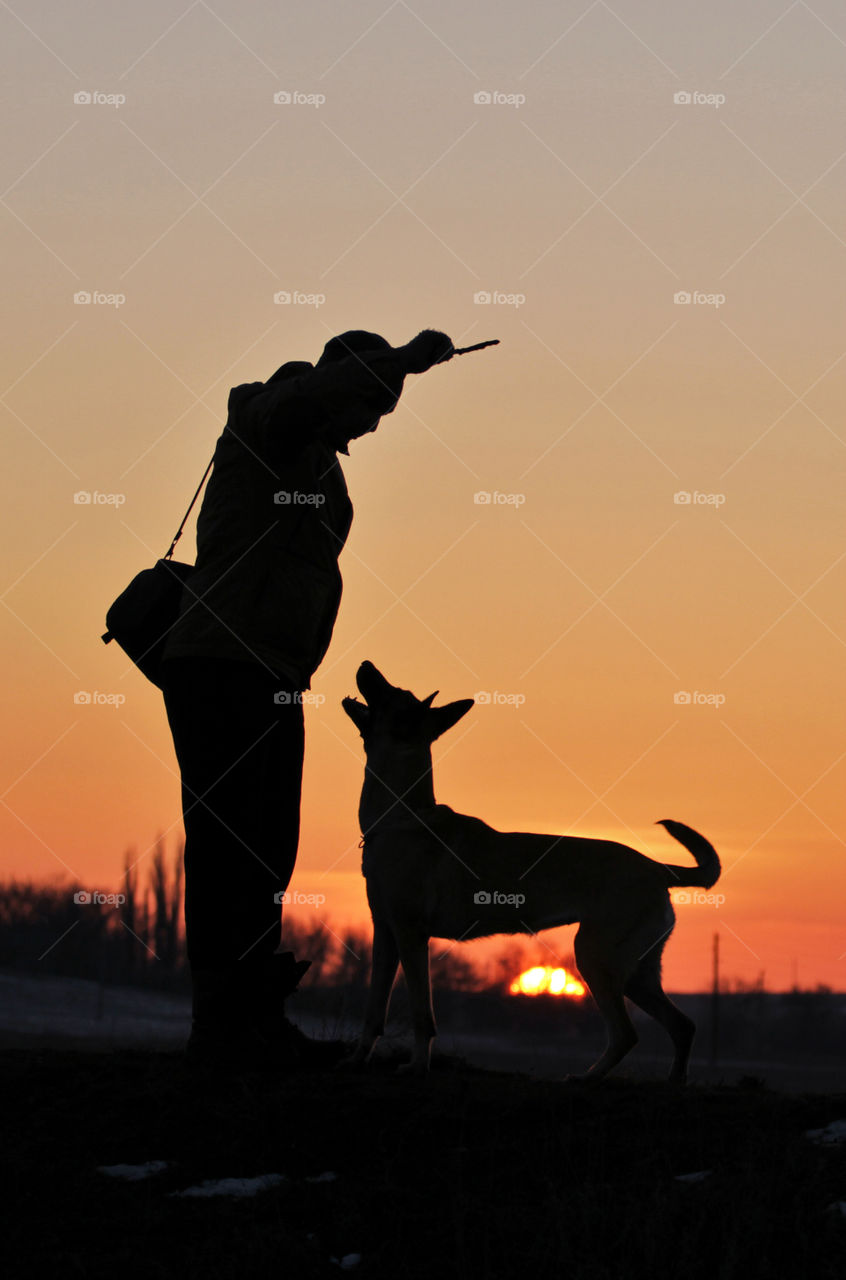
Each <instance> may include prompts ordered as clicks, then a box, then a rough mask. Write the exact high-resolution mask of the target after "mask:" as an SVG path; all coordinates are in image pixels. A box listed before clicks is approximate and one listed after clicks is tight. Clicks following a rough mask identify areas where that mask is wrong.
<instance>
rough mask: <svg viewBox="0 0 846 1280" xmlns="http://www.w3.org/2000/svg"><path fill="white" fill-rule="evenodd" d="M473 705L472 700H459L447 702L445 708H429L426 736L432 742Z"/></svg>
mask: <svg viewBox="0 0 846 1280" xmlns="http://www.w3.org/2000/svg"><path fill="white" fill-rule="evenodd" d="M473 705H474V702H473V699H472V698H460V699H459V700H458V702H448V703H447V704H446V706H445V707H431V708H430V710H429V714H428V715H427V717H426V736H427V737H428V738H429V741H430V742H434V741H435V739H436V738H439V737H440V736H441V734H442V733H446V731H447V729H451V728H452V726H453V725H454V724H458V721H459V720H460V719H461V717H462V716H466V715H467V712H468V711H469V710H470V708H471V707H472V706H473Z"/></svg>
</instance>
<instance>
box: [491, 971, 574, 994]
mask: <svg viewBox="0 0 846 1280" xmlns="http://www.w3.org/2000/svg"><path fill="white" fill-rule="evenodd" d="M508 990H509V992H510V993H511V995H513V996H540V995H550V996H574V997H576V998H577V999H578V998H579V997H581V996H583V995H584V994H585V988H584V986H583V984H582V983H581V982H579V980H578V978H576V977H574V976H573V974H572V973H569V972H568V970H567V969H553V968H552V967H551V966H550V965H536V966H535V967H534V968H533V969H526V970H525V972H524V973H521V974H520V975H519V976H518V977H516V978H515V979H514V981H513V982H512V983H511V986H510V987H509V988H508Z"/></svg>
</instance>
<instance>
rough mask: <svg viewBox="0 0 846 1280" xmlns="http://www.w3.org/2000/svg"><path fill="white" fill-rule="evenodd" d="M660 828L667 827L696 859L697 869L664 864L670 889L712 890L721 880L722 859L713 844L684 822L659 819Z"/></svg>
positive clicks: (675, 838)
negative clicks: (712, 886) (713, 885)
mask: <svg viewBox="0 0 846 1280" xmlns="http://www.w3.org/2000/svg"><path fill="white" fill-rule="evenodd" d="M657 825H659V826H662V827H666V829H667V830H668V831H669V833H670V835H671V836H672V837H673V839H674V840H678V842H679V844H683V845H684V847H685V849H687V850H689V852H690V853H692V854H693V856H694V858H695V859H696V866H695V867H672V866H668V864H667V863H662V864H661V865H662V866H663V867H664V870H665V871H666V872H667V873H668V876H669V880H670V886H669V887H670V888H671V889H672V888H675V887H678V888H683V887H687V886H690V887H691V888H693V887H695V888H698V889H710V888H711V885H712V884H716V883H717V881H718V880H719V878H720V871H721V870H722V868H721V867H720V859H719V858H718V856H717V851H716V849H715V848H714V846H713V845H712V844H709V842H708V841H707V840H706V839H705V837H704V836H701V835H700V834H699V832H698V831H694V830H693V827H686V826H685V825H684V823H683V822H674V821H673V819H672V818H661V819H659V822H658V824H657Z"/></svg>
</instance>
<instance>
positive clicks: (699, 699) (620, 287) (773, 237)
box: [0, 0, 846, 990]
mask: <svg viewBox="0 0 846 1280" xmlns="http://www.w3.org/2000/svg"><path fill="white" fill-rule="evenodd" d="M0 31H1V32H2V47H3V49H4V54H3V60H4V64H5V65H4V82H5V85H6V90H7V95H6V129H5V135H6V146H5V150H4V159H3V189H4V195H3V206H2V218H3V232H4V234H3V242H2V243H3V249H2V253H3V278H4V282H5V283H4V294H5V297H4V302H5V306H4V308H3V316H4V319H3V324H4V332H3V353H4V361H3V363H4V373H3V387H4V393H3V396H2V414H3V423H4V433H5V439H6V441H7V449H6V464H5V467H4V469H3V476H2V484H3V489H4V495H3V503H2V508H3V512H4V518H5V535H4V537H3V540H2V558H3V593H4V594H3V597H2V598H3V603H4V606H5V608H4V609H3V610H2V611H0V627H2V644H3V650H4V653H3V668H4V673H5V680H4V683H3V718H4V722H5V725H6V733H5V735H4V747H3V753H4V755H3V765H2V777H3V805H2V808H0V822H2V832H0V849H2V859H3V872H4V874H5V875H7V876H8V875H12V874H14V875H17V876H26V877H36V878H48V877H50V878H52V877H55V876H61V877H65V878H67V879H71V878H73V879H75V880H77V881H79V882H80V883H81V884H83V885H86V886H89V887H100V888H102V887H106V886H111V887H114V886H115V885H116V884H117V879H118V875H119V871H120V866H121V861H122V857H123V853H124V850H125V849H126V848H127V847H130V846H131V847H133V848H134V849H135V851H136V855H137V856H139V857H141V858H148V857H149V853H150V851H151V848H152V845H153V843H154V841H155V839H156V836H157V834H158V833H159V832H164V833H166V837H165V838H166V841H167V843H168V846H169V847H170V848H171V849H172V848H175V846H176V843H177V840H178V839H179V838H180V837H181V819H180V813H179V786H178V774H177V771H176V763H175V758H174V754H173V749H172V745H171V741H170V737H169V733H168V729H167V723H166V719H165V714H164V708H163V704H162V699H161V695H160V694H159V692H158V691H157V690H156V689H155V688H154V687H153V686H152V685H150V684H148V683H147V682H146V681H145V680H144V678H143V677H142V676H141V675H140V674H139V673H138V672H137V671H136V670H135V668H134V667H132V666H131V664H130V663H129V661H128V659H126V658H125V657H124V655H123V654H122V652H121V651H120V650H118V649H117V647H116V646H115V645H112V646H110V647H109V648H108V649H107V648H105V647H104V646H103V645H102V644H101V643H100V639H99V636H100V633H101V632H102V631H103V630H104V629H105V626H104V614H105V609H106V607H107V606H108V604H109V603H110V602H111V600H112V599H113V597H114V596H115V595H117V594H118V592H119V591H120V590H122V588H123V587H124V585H125V584H126V582H127V581H128V580H129V579H130V577H132V576H133V575H134V574H135V573H136V572H137V571H138V570H139V569H141V568H143V567H145V566H146V565H147V564H148V563H151V562H152V560H153V559H155V558H156V557H158V556H160V555H162V554H163V553H164V552H165V550H166V549H167V546H168V544H169V541H170V538H171V536H172V534H173V532H174V530H175V528H176V525H177V524H178V521H179V518H180V516H181V515H182V512H183V510H184V508H185V506H186V505H187V503H188V500H189V498H190V495H191V493H192V492H193V490H194V488H195V487H196V485H197V483H198V481H199V479H200V476H201V474H202V472H203V468H204V467H205V465H206V462H207V460H208V458H209V456H210V455H211V452H212V450H213V447H214V442H215V440H216V438H217V436H218V434H219V433H220V431H221V429H222V426H223V422H224V420H225V410H226V398H227V394H228V390H229V388H230V387H231V386H232V385H235V384H237V383H239V382H245V381H254V380H256V379H264V378H266V377H269V376H270V374H271V373H272V372H273V370H274V369H275V368H276V367H277V366H278V365H279V364H281V363H282V362H283V361H284V360H287V359H310V360H316V359H317V357H318V355H319V353H320V351H321V348H322V346H323V343H324V342H325V341H326V340H327V338H329V337H330V336H331V335H332V334H334V333H337V332H340V331H343V330H344V329H347V328H352V327H355V328H359V327H360V328H368V329H371V330H376V331H378V332H381V333H383V334H384V335H385V336H386V337H387V338H388V339H389V340H390V341H392V342H394V343H397V344H398V343H402V342H405V341H407V340H408V339H409V338H411V337H412V336H413V335H414V334H415V333H416V332H417V331H418V330H419V329H421V328H423V327H426V326H431V327H437V328H441V329H444V330H445V331H446V332H447V333H449V334H450V336H451V337H452V338H453V340H454V341H455V342H456V344H459V343H460V344H462V345H466V344H469V343H472V342H477V341H480V340H482V339H485V338H499V339H501V345H500V346H499V347H497V348H495V349H492V350H489V351H485V352H482V353H480V354H477V355H470V356H467V357H466V358H463V359H456V360H454V361H452V362H451V363H450V364H448V365H445V366H443V367H441V368H436V369H434V370H432V371H430V372H429V373H428V374H426V375H424V376H422V377H417V378H415V377H409V379H408V380H407V382H406V392H405V394H404V396H403V399H402V402H401V404H400V407H399V408H398V409H397V411H396V412H395V413H394V414H393V415H391V416H390V417H387V418H385V419H384V420H383V423H382V426H381V428H380V430H379V431H378V432H377V434H376V435H374V436H370V437H366V438H365V439H363V440H362V441H359V442H357V443H355V442H354V443H353V445H352V446H351V456H350V458H349V459H348V460H344V468H345V471H346V474H347V479H348V484H349V489H350V494H351V497H352V499H353V503H354V505H355V508H356V516H355V521H354V524H353V529H352V533H351V536H350V539H349V542H348V544H347V547H346V549H345V551H344V553H343V556H342V560H341V568H342V571H343V574H344V580H345V593H344V600H343V604H342V607H341V613H340V616H339V619H338V623H337V626H336V630H335V636H334V639H333V643H332V647H331V649H330V651H329V654H328V656H327V658H326V660H325V662H324V664H323V666H322V668H321V670H320V671H319V672H318V675H317V677H316V678H315V680H314V683H313V687H312V692H313V694H314V695H315V696H314V701H313V703H312V705H310V706H309V707H308V709H307V713H306V714H307V730H306V731H307V757H306V771H305V782H304V793H303V826H302V841H301V847H300V856H299V861H298V865H297V870H296V873H295V878H294V881H293V882H292V886H291V887H292V889H296V890H299V891H300V892H302V893H308V894H320V895H323V897H324V898H325V902H324V903H323V905H322V906H321V908H320V911H319V914H320V915H321V918H324V919H326V920H327V921H328V922H329V923H330V924H331V925H332V927H334V928H335V929H337V928H338V927H339V926H340V925H343V924H347V923H363V922H364V921H365V920H366V918H367V914H366V912H367V908H366V901H365V896H364V884H363V881H362V879H361V875H360V851H359V849H358V847H357V846H358V838H359V833H358V826H357V812H356V810H357V803H358V793H359V789H360V785H361V780H362V774H363V755H362V750H361V743H360V740H359V738H358V735H357V733H356V732H355V730H354V729H353V726H352V725H351V724H350V723H349V721H348V720H347V718H346V717H345V715H344V714H343V712H342V710H341V706H340V700H341V698H342V696H343V695H344V694H347V693H352V692H354V673H355V670H356V667H357V665H358V663H359V662H360V661H361V660H362V659H363V658H370V659H371V660H373V661H374V662H376V664H377V665H378V666H379V667H380V668H381V669H382V670H383V671H384V673H385V674H386V675H387V676H388V678H389V679H391V680H392V681H393V682H394V683H397V684H401V685H404V686H405V687H407V688H411V689H413V690H414V691H415V692H416V693H418V694H419V695H421V696H422V695H425V694H428V693H429V692H430V691H431V690H432V689H439V690H440V691H441V699H442V700H449V699H453V698H459V697H467V696H470V695H473V696H476V698H477V702H478V704H479V705H477V706H476V707H475V708H474V709H473V711H472V712H471V713H470V714H469V715H468V716H467V717H466V718H465V719H464V720H462V721H461V723H460V724H459V725H458V726H457V727H456V728H455V729H454V730H453V731H452V732H451V733H450V734H449V735H447V736H446V737H445V738H444V739H442V740H441V741H440V742H439V743H438V744H436V747H435V791H436V796H437V798H438V799H439V800H440V801H442V802H444V803H448V804H451V805H452V806H453V807H454V808H456V809H458V810H461V811H464V812H467V813H473V814H477V815H479V816H481V817H484V818H485V819H486V820H487V821H488V822H490V823H491V824H492V825H494V826H497V827H500V828H502V829H505V830H515V829H526V830H532V831H548V832H556V833H558V832H572V833H573V834H578V835H590V836H603V837H610V838H614V839H619V840H622V841H625V842H627V843H631V844H633V845H634V846H635V847H637V848H639V849H641V850H643V851H644V852H647V853H649V854H651V855H652V856H654V857H656V858H658V859H662V860H664V861H681V860H683V859H685V858H686V855H685V854H684V853H683V851H681V850H680V849H679V847H678V846H677V845H675V844H674V843H673V842H672V841H671V840H670V838H669V837H668V836H667V835H666V834H665V833H664V832H663V830H662V829H660V828H656V827H655V826H654V825H653V824H654V822H655V820H656V819H658V818H663V817H671V818H676V819H679V820H681V821H684V822H686V823H688V824H690V825H692V826H694V827H696V828H698V829H699V830H701V831H702V832H703V833H704V834H705V835H707V836H708V837H709V838H710V839H711V840H712V841H713V843H714V844H715V845H716V847H717V849H718V850H719V852H720V854H721V856H722V859H723V864H724V874H723V876H722V879H721V880H720V882H719V884H718V885H717V886H716V890H715V892H718V893H719V894H720V895H721V897H722V899H723V901H721V902H719V903H718V904H717V905H715V904H714V903H698V904H688V905H684V904H683V905H680V906H679V907H678V912H677V914H678V918H679V925H678V928H677V931H676V934H675V937H674V939H673V941H672V942H671V943H670V946H669V947H668V950H667V952H666V957H665V967H666V974H667V986H668V988H669V989H671V990H673V989H675V990H696V989H701V988H703V987H704V986H705V985H706V984H707V982H708V980H709V965H710V945H711V937H712V934H713V933H714V931H715V930H719V932H720V938H721V955H722V963H723V972H724V974H725V975H726V976H727V977H738V978H744V979H746V980H751V979H753V978H755V977H756V976H757V975H758V974H759V973H761V972H763V973H764V974H765V975H766V981H767V984H768V985H769V986H770V987H772V988H774V989H783V988H786V987H789V986H790V985H791V984H792V982H793V981H794V978H795V977H797V976H798V980H799V982H800V984H801V985H803V986H810V985H813V984H815V983H817V982H825V983H828V984H830V985H832V986H834V987H836V988H839V989H844V988H846V972H845V970H846V927H844V922H843V905H842V904H843V901H844V889H846V861H844V844H843V840H844V813H843V805H842V796H843V792H844V775H845V774H846V760H845V759H844V757H846V741H844V728H843V706H844V699H843V670H844V662H843V658H844V638H845V637H844V623H846V618H845V617H844V603H843V602H844V578H845V577H846V570H845V569H844V553H846V545H844V522H843V494H844V469H846V467H845V464H846V452H844V443H846V440H844V425H843V413H842V405H843V386H844V380H843V374H844V363H845V362H844V355H846V352H844V304H843V297H844V289H843V281H844V262H846V255H845V254H844V250H846V242H844V239H843V234H842V233H843V226H844V223H843V217H842V213H843V208H844V177H846V152H844V151H843V136H842V127H841V122H842V120H843V118H844V107H846V103H845V102H844V97H846V92H845V88H846V77H844V71H846V15H845V14H844V11H843V8H842V6H840V5H838V4H836V3H834V0H820V2H819V3H814V4H812V5H809V4H805V3H802V2H800V3H795V4H788V3H787V2H786V0H785V2H783V3H781V2H780V3H770V2H766V3H765V2H763V0H762V2H760V3H758V2H752V3H740V4H737V3H728V2H724V3H715V4H709V5H705V6H703V5H702V4H701V3H689V2H688V0H680V2H679V0H663V2H660V3H657V2H652V0H645V2H638V3H635V0H614V3H608V4H607V3H605V2H604V0H595V2H594V3H589V0H578V2H577V3H560V2H557V3H548V2H546V0H544V2H542V3H534V4H530V5H528V6H520V5H517V4H496V5H494V4H484V3H481V2H478V0H473V2H471V3H467V4H462V5H454V4H447V3H445V2H443V0H438V2H437V3H433V2H431V0H415V2H414V3H406V2H405V0H394V2H393V3H386V2H385V0H364V2H363V3H359V4H355V5H350V4H343V3H340V0H316V2H315V0H309V3H292V4H285V5H278V4H271V3H269V0H265V2H264V3H250V2H249V0H248V2H247V3H242V2H240V0H239V3H237V4H236V3H234V0H211V2H209V3H206V0H195V2H194V3H188V4H186V3H184V0H175V2H173V3H170V2H167V3H166V2H164V0H151V3H149V4H145V5H131V6H130V5H113V4H106V3H105V2H104V0H100V2H99V3H96V2H95V3H93V4H86V5H84V6H83V5H78V4H60V3H58V0H32V2H31V3H29V4H28V5H27V6H26V10H25V11H24V10H22V9H21V8H19V7H18V6H17V5H15V4H12V5H11V7H10V6H5V5H4V6H3V8H2V10H0ZM80 95H81V97H82V100H79V99H80ZM275 99H276V100H275ZM80 294H82V295H88V296H91V298H92V301H90V302H88V303H85V302H82V301H75V297H77V296H78V295H80ZM280 295H281V298H282V300H280V301H277V300H275V299H276V298H277V297H279V296H280ZM685 298H688V299H689V301H684V299H685ZM285 299H288V300H287V301H286V300H285ZM80 493H82V494H91V495H96V497H95V500H94V501H91V502H89V503H80V502H77V501H75V495H78V494H80ZM480 493H481V494H489V495H494V500H492V501H490V502H487V503H480V502H478V501H476V500H475V499H476V497H477V495H478V494H480ZM679 495H681V496H684V495H689V496H690V497H691V501H689V502H684V501H677V500H676V499H677V497H678V496H679ZM103 499H108V500H103ZM193 530H194V521H193V518H192V520H191V522H190V524H189V528H188V530H187V532H186V535H185V537H184V539H183V541H182V543H181V544H180V548H179V555H180V557H181V558H182V559H190V558H191V557H192V556H193V551H194V545H193V536H194V535H193ZM80 693H83V694H90V695H92V700H91V701H90V702H87V703H86V702H80V701H78V700H77V701H75V697H77V695H79V694H80ZM95 694H96V695H98V696H97V698H95V697H94V695H95ZM678 694H684V695H690V700H689V701H686V702H685V701H677V700H676V695H678ZM102 695H106V696H108V697H109V698H111V701H110V702H104V701H103V700H102ZM115 695H119V696H120V698H122V699H123V701H122V702H119V705H115V703H116V701H119V700H118V699H117V698H116V697H115ZM480 695H482V696H481V697H480ZM694 695H695V696H694ZM703 698H704V699H706V700H703ZM486 699H487V700H486ZM572 935H573V930H560V931H558V932H556V933H554V934H550V935H547V936H546V937H547V941H548V942H549V945H550V946H551V947H552V948H553V951H554V952H555V954H556V955H563V954H565V953H566V952H567V951H569V950H570V948H571V946H572ZM478 945H485V944H477V946H478ZM468 954H470V955H471V956H472V955H473V954H474V951H473V950H472V949H468Z"/></svg>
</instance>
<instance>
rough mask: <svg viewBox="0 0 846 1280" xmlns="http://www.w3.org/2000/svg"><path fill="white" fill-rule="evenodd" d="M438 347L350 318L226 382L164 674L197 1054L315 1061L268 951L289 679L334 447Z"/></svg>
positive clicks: (290, 713) (333, 484) (284, 877)
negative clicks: (240, 381) (263, 377)
mask: <svg viewBox="0 0 846 1280" xmlns="http://www.w3.org/2000/svg"><path fill="white" fill-rule="evenodd" d="M452 353H453V345H452V343H451V341H450V339H449V338H448V337H446V335H445V334H442V333H438V332H436V331H434V330H424V331H423V332H422V333H420V334H418V336H417V337H416V338H414V339H412V341H411V342H409V343H408V344H407V345H406V346H404V347H398V348H392V347H391V346H390V344H389V343H388V342H386V341H385V339H384V338H382V337H380V336H379V335H378V334H372V333H366V332H363V331H360V330H353V331H350V332H348V333H344V334H341V335H340V336H338V337H335V338H332V339H331V340H330V341H329V342H328V343H327V344H326V346H325V348H324V351H323V354H322V355H321V357H320V359H319V360H318V362H317V364H316V365H314V366H312V365H311V364H309V363H307V362H303V361H293V362H290V363H288V364H284V365H282V367H281V368H280V369H277V371H276V372H275V373H274V374H273V376H272V377H271V378H269V379H268V381H267V382H254V383H247V384H244V385H243V386H240V387H235V388H233V390H232V391H231V392H230V395H229V416H228V420H227V423H226V427H225V429H224V431H223V434H222V435H221V436H220V438H219V440H218V442H217V446H216V449H215V454H214V469H213V471H212V474H211V478H210V480H209V483H208V488H207V490H206V493H205V497H204V500H203V504H202V508H201V510H200V515H199V519H198V522H197V562H196V568H195V570H194V572H193V574H192V575H191V577H190V578H189V580H188V585H187V587H186V588H185V591H184V593H183V597H182V606H181V612H180V616H179V618H178V619H177V622H176V625H175V626H174V628H173V631H172V632H171V635H170V638H169V640H168V645H167V649H166V652H165V662H164V677H163V685H164V696H165V705H166V708H167V715H168V721H169V724H170V728H171V732H172V733H173V741H174V746H175V749H176V755H177V759H178V761H179V767H180V771H181V775H182V808H183V817H184V823H185V924H186V935H187V947H188V959H189V963H190V966H191V978H192V986H193V1022H192V1031H191V1037H190V1039H189V1042H188V1046H187V1052H188V1056H189V1058H190V1059H191V1060H193V1061H198V1062H205V1061H211V1062H216V1061H220V1062H224V1063H227V1062H232V1063H233V1064H236V1065H237V1064H239V1063H244V1064H245V1065H250V1064H253V1063H258V1064H263V1063H268V1064H271V1065H272V1064H274V1063H279V1064H280V1065H284V1064H285V1063H286V1062H287V1061H290V1060H293V1059H299V1060H302V1059H305V1060H312V1059H317V1058H318V1057H319V1054H320V1051H319V1047H318V1046H317V1045H316V1043H315V1042H312V1041H309V1040H307V1039H306V1037H304V1036H303V1035H302V1034H301V1033H300V1032H299V1031H297V1029H296V1028H295V1027H293V1025H292V1024H291V1023H289V1022H288V1020H287V1019H286V1018H285V1016H284V1010H283V1000H284V998H285V996H287V995H289V994H291V992H292V991H294V990H295V989H296V986H297V983H298V981H299V979H300V977H301V976H302V973H303V972H304V971H305V969H307V968H308V963H309V962H308V961H304V962H300V963H296V962H295V961H294V957H293V955H292V954H291V953H290V952H285V953H283V954H274V953H275V952H276V950H277V947H278V946H279V942H280V937H281V905H280V904H281V900H282V894H283V893H284V891H285V889H286V888H287V886H288V883H289V881H290V879H291V875H292V873H293V870H294V863H295V860H296V855H297V843H298V839H299V824H300V794H301V788H302V768H303V745H304V738H303V708H302V692H303V691H304V690H307V689H308V688H309V685H310V681H311V677H312V675H313V673H314V671H315V670H316V669H317V667H318V666H319V665H320V662H321V660H322V658H323V656H324V654H325V653H326V650H327V648H328V646H329V641H330V639H331V636H332V629H333V626H334V623H335V618H336V616H337V612H338V606H339V604H340V600H341V574H340V571H339V569H338V556H339V554H340V552H341V549H342V548H343V546H344V543H345V541H346V539H347V534H348V533H349V529H350V524H351V521H352V514H353V509H352V504H351V503H350V500H349V497H348V494H347V487H346V484H345V481H344V475H343V471H342V470H341V466H340V462H339V460H338V457H337V454H338V453H339V452H340V453H344V454H346V453H348V452H349V450H348V448H347V446H348V444H349V441H350V440H354V439H357V438H358V437H359V436H362V435H365V434H366V433H367V432H370V431H375V430H376V427H377V426H378V424H379V419H380V418H381V416H382V415H383V414H386V413H391V412H392V410H393V409H394V408H395V407H396V404H397V401H398V400H399V397H400V394H401V392H402V388H403V380H404V378H405V375H406V374H408V373H423V372H425V371H426V370H427V369H429V368H431V367H432V366H433V365H434V364H438V363H441V362H442V361H443V360H448V359H450V358H451V356H452Z"/></svg>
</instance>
